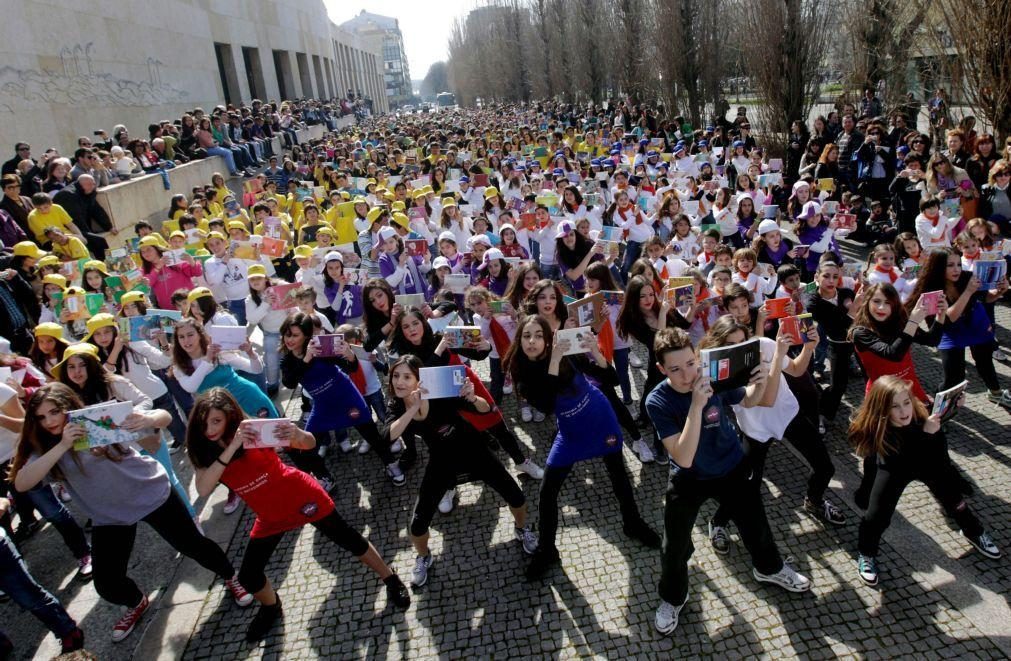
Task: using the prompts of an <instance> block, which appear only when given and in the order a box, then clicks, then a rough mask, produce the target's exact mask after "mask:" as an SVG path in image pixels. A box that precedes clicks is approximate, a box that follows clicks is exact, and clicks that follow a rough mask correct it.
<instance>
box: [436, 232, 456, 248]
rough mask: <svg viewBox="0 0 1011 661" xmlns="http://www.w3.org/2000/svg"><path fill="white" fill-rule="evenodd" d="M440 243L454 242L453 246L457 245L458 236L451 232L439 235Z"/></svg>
mask: <svg viewBox="0 0 1011 661" xmlns="http://www.w3.org/2000/svg"><path fill="white" fill-rule="evenodd" d="M439 241H452V242H453V244H454V245H455V244H456V235H455V234H453V233H452V232H450V231H449V230H446V231H445V232H443V233H442V234H440V235H439Z"/></svg>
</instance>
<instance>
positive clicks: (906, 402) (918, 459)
mask: <svg viewBox="0 0 1011 661" xmlns="http://www.w3.org/2000/svg"><path fill="white" fill-rule="evenodd" d="M849 440H850V444H851V445H852V446H853V447H854V448H855V449H856V452H857V454H858V455H859V456H861V457H873V458H875V462H876V465H877V472H876V474H875V477H874V483H873V487H872V488H871V489H870V503H869V505H868V507H867V511H866V512H865V513H864V516H863V519H862V520H861V522H860V538H859V541H858V543H857V548H858V550H859V555H858V556H857V572H858V574H859V575H860V578H861V579H862V580H863V581H864V582H865V583H867V584H868V585H877V583H878V578H879V572H878V563H877V557H878V550H879V546H880V541H881V535H882V534H884V532H885V530H887V529H888V526H889V524H890V523H891V519H892V514H893V513H894V512H895V507H896V505H897V504H898V502H899V499H900V498H901V497H902V493H903V492H904V491H905V489H906V486H907V485H908V484H909V483H910V482H912V481H913V480H919V481H921V482H923V483H924V484H926V485H927V487H928V488H929V489H930V492H931V493H932V494H933V495H934V498H935V499H936V500H937V501H938V503H939V504H940V505H941V506H942V507H943V508H944V510H945V512H946V513H947V514H948V516H950V517H951V518H952V519H954V520H955V523H956V524H958V527H959V528H960V529H961V533H962V536H963V537H965V538H966V539H967V540H968V541H969V543H970V544H972V545H973V546H974V547H975V548H976V549H977V550H978V551H979V552H980V553H981V554H983V555H984V556H986V557H987V558H990V559H996V558H999V557H1001V552H1000V549H999V548H998V547H997V545H996V544H995V543H994V541H993V538H992V537H991V536H990V534H989V533H988V532H987V531H986V530H985V529H984V528H983V525H982V524H981V523H980V521H979V519H977V518H976V515H975V514H973V512H972V510H970V509H969V504H968V503H967V502H966V501H965V500H964V499H963V497H962V494H961V493H959V488H958V483H957V481H956V479H955V471H954V470H953V469H952V465H951V458H950V457H949V456H948V447H947V444H946V442H945V438H944V432H943V431H942V430H941V419H940V417H939V416H937V415H928V413H927V408H926V406H924V405H923V402H921V401H920V400H919V399H918V398H917V397H916V395H915V394H914V393H913V387H912V385H911V384H910V382H908V381H906V380H904V379H902V378H901V377H899V376H895V375H887V376H883V377H881V378H880V379H878V380H877V381H875V382H874V385H873V386H871V389H870V391H869V392H868V394H867V397H866V398H865V399H864V401H863V403H862V404H861V406H860V409H859V410H858V411H857V413H856V416H855V417H854V419H853V422H852V423H851V424H850V427H849Z"/></svg>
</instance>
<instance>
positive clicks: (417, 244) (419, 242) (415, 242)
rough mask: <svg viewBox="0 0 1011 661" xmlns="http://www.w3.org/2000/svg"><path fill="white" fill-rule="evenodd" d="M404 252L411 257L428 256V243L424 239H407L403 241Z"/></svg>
mask: <svg viewBox="0 0 1011 661" xmlns="http://www.w3.org/2000/svg"><path fill="white" fill-rule="evenodd" d="M404 250H406V251H407V254H408V255H410V256H411V257H424V256H425V255H427V254H428V241H426V240H425V239H407V240H406V241H404Z"/></svg>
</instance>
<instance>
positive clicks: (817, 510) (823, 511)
mask: <svg viewBox="0 0 1011 661" xmlns="http://www.w3.org/2000/svg"><path fill="white" fill-rule="evenodd" d="M804 509H805V510H807V511H808V512H809V513H811V514H813V515H814V516H815V517H817V518H818V519H821V520H822V521H824V522H825V523H831V524H832V525H834V526H841V525H843V524H844V523H846V515H845V514H843V513H842V511H841V510H840V509H839V508H838V507H836V506H835V505H833V504H832V503H830V502H828V499H825V500H823V501H821V503H818V504H815V503H814V502H812V501H811V499H810V498H807V497H805V498H804Z"/></svg>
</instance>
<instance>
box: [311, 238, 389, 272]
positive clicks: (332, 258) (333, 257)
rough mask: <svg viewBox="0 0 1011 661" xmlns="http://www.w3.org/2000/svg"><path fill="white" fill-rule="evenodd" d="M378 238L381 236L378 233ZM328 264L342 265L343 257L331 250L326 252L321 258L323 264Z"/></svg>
mask: <svg viewBox="0 0 1011 661" xmlns="http://www.w3.org/2000/svg"><path fill="white" fill-rule="evenodd" d="M380 236H382V233H380ZM329 262H340V263H341V264H343V263H344V257H343V256H342V255H341V254H340V253H339V252H337V251H336V250H331V251H330V252H328V253H327V254H326V256H325V257H323V263H324V264H327V263H329Z"/></svg>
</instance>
